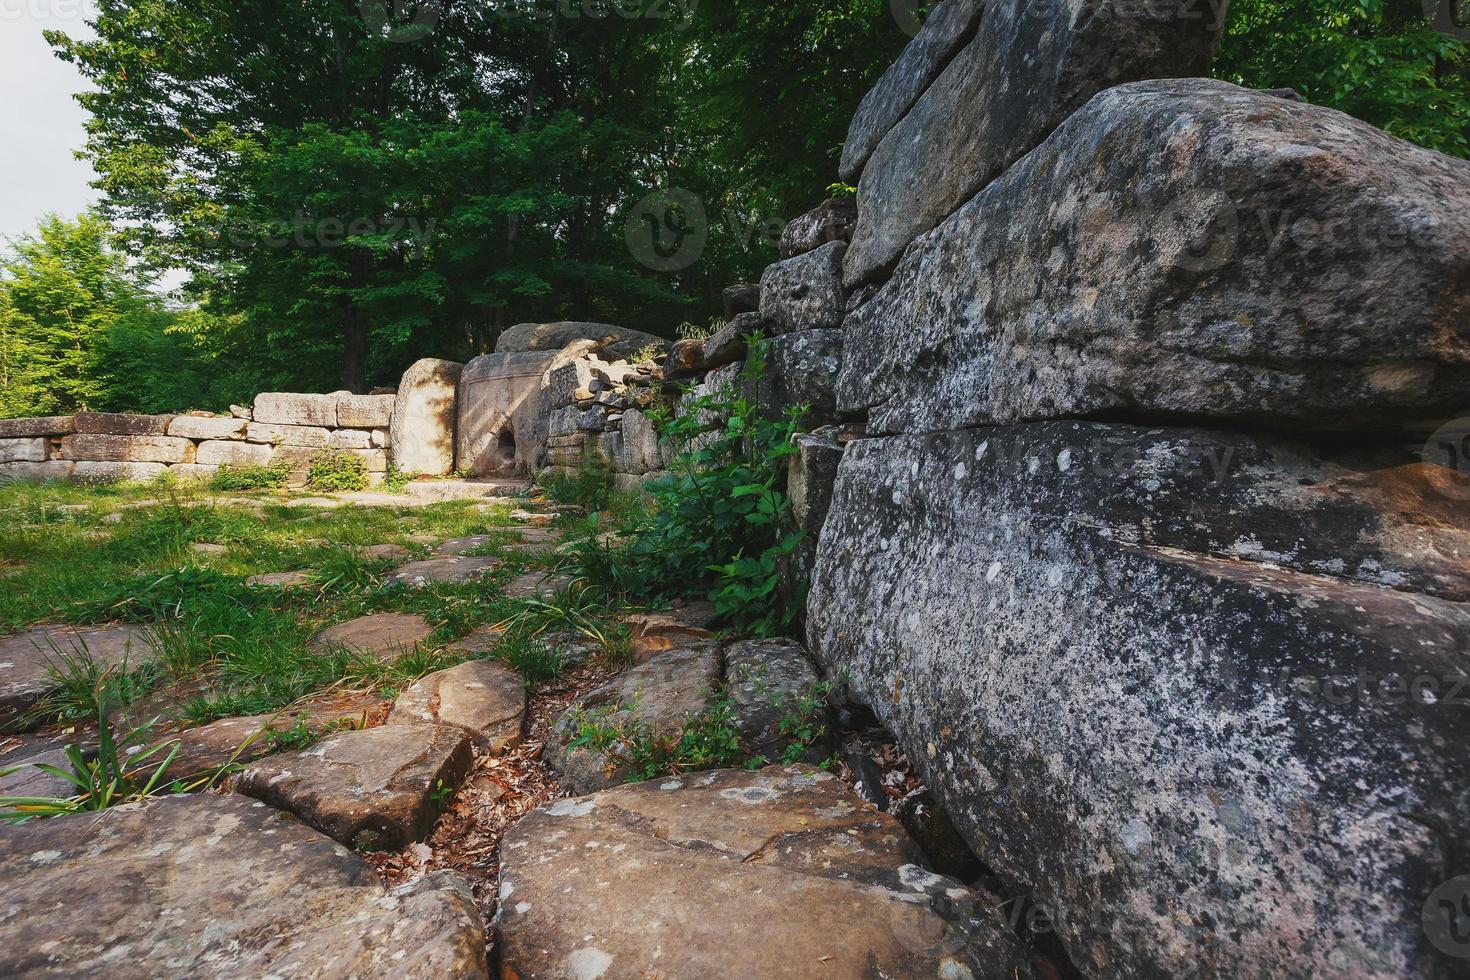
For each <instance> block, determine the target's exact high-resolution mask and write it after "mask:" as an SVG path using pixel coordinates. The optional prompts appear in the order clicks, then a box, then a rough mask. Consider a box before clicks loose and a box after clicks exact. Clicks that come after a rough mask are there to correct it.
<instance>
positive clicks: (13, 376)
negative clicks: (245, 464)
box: [0, 214, 209, 418]
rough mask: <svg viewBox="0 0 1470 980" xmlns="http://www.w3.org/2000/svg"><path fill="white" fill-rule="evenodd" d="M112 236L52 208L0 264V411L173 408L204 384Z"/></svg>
mask: <svg viewBox="0 0 1470 980" xmlns="http://www.w3.org/2000/svg"><path fill="white" fill-rule="evenodd" d="M109 234H110V233H109V230H108V227H107V224H106V222H105V221H103V220H102V219H101V218H99V217H97V216H96V215H93V214H86V215H83V216H81V217H80V218H78V219H76V220H75V221H68V220H66V219H63V218H60V217H56V216H54V215H53V216H49V217H47V218H46V219H44V220H43V221H42V222H41V226H40V228H39V230H38V231H37V232H36V234H35V235H33V236H27V237H24V238H22V239H20V240H19V241H18V242H15V243H14V245H13V249H12V252H11V254H9V255H7V256H6V257H5V258H4V259H3V261H0V416H3V417H7V418H14V417H21V416H29V415H56V414H63V413H69V412H74V411H76V410H77V409H79V408H83V407H86V408H91V409H95V410H101V411H160V412H161V411H177V410H179V409H182V408H186V407H190V401H191V399H193V398H198V397H199V395H200V394H201V393H202V390H203V389H204V388H205V387H206V384H205V382H204V380H203V376H204V375H205V374H208V373H209V371H208V369H207V368H206V367H205V366H204V365H203V363H202V361H201V359H200V357H199V356H198V355H197V353H196V352H195V351H194V350H192V349H191V348H192V345H191V343H190V342H189V340H188V338H187V336H186V335H183V334H178V333H174V332H172V331H173V328H174V327H175V325H176V324H177V322H178V319H179V317H178V315H177V314H175V313H173V312H172V311H170V310H168V309H167V308H166V307H165V305H164V302H163V300H162V299H161V298H160V297H159V296H157V295H155V294H154V293H153V292H151V291H150V289H149V286H150V280H149V279H148V278H147V277H146V276H144V275H142V274H141V273H140V272H139V271H138V270H136V269H133V268H131V267H130V266H129V265H128V262H127V260H126V258H125V257H124V256H123V255H122V254H121V253H120V252H117V251H115V250H113V249H111V248H110V247H109V246H108V240H109ZM196 315H197V314H196Z"/></svg>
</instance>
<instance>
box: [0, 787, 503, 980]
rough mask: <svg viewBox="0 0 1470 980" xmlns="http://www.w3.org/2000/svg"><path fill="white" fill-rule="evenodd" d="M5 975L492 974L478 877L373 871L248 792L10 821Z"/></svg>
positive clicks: (1, 871)
mask: <svg viewBox="0 0 1470 980" xmlns="http://www.w3.org/2000/svg"><path fill="white" fill-rule="evenodd" d="M0 881H3V882H5V887H4V888H3V889H0V975H3V976H7V977H58V978H60V977H83V976H108V977H124V978H145V977H221V976H231V977H247V976H255V977H264V976H279V977H362V978H365V980H366V978H385V980H386V978H394V980H397V978H424V980H427V978H431V977H434V978H437V977H464V978H483V977H485V976H486V975H487V970H486V966H485V944H484V939H483V936H482V932H481V931H482V929H483V928H484V926H483V923H482V921H481V919H480V914H479V912H478V911H477V910H476V908H475V901H474V897H473V896H472V895H471V894H470V888H469V885H468V884H467V883H466V882H465V881H464V880H463V879H462V878H460V877H459V876H458V875H454V874H449V873H447V872H436V873H434V874H431V875H428V876H427V877H425V878H422V879H420V880H418V881H416V882H414V883H412V884H409V885H405V886H403V887H402V888H396V889H392V890H390V889H388V888H385V887H384V886H383V885H382V884H381V883H380V882H379V880H378V876H377V874H376V873H375V872H374V871H373V869H372V866H371V865H369V864H368V863H367V862H366V861H364V860H362V859H361V858H359V857H358V856H357V855H355V854H353V853H352V852H350V851H348V850H347V849H346V848H344V847H341V846H339V845H338V844H335V843H334V842H332V841H331V840H329V839H327V838H326V837H323V836H322V835H320V834H318V833H317V832H316V831H314V830H312V829H311V828H309V827H307V826H305V825H303V824H302V823H301V822H300V821H297V820H293V819H290V818H288V817H286V816H285V815H283V814H280V813H277V812H276V811H275V810H272V809H270V808H269V807H267V806H266V805H265V804H263V803H257V802H255V801H254V800H250V799H246V798H245V797H242V796H216V795H212V794H204V795H200V796H176V797H169V798H166V799H155V800H152V801H150V802H147V803H142V804H135V805H132V806H125V807H118V808H116V809H112V810H108V811H107V812H105V813H83V814H77V815H75V816H69V817H60V818H57V819H54V820H37V821H34V822H31V823H26V824H22V825H19V826H15V827H8V828H0Z"/></svg>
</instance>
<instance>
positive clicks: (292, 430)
mask: <svg viewBox="0 0 1470 980" xmlns="http://www.w3.org/2000/svg"><path fill="white" fill-rule="evenodd" d="M330 434H331V430H329V429H323V428H321V427H320V426H312V425H275V424H271V423H266V422H251V423H250V424H249V425H248V426H246V427H245V438H246V439H247V440H249V441H250V442H259V443H263V444H265V445H268V446H294V447H296V448H298V449H325V448H327V445H328V442H329V438H330Z"/></svg>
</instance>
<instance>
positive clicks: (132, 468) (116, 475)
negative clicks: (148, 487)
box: [71, 460, 168, 483]
mask: <svg viewBox="0 0 1470 980" xmlns="http://www.w3.org/2000/svg"><path fill="white" fill-rule="evenodd" d="M166 472H168V467H167V466H165V465H164V464H162V463H99V462H93V461H91V460H77V461H76V462H75V463H73V464H72V470H71V476H72V479H73V480H75V481H76V482H78V483H147V482H149V481H150V480H156V479H158V478H159V477H160V476H163V474H164V473H166Z"/></svg>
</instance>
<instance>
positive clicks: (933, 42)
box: [837, 0, 986, 181]
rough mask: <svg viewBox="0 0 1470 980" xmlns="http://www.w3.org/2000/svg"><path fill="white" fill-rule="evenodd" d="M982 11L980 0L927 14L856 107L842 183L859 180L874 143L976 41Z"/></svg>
mask: <svg viewBox="0 0 1470 980" xmlns="http://www.w3.org/2000/svg"><path fill="white" fill-rule="evenodd" d="M985 6H986V5H985V3H984V0H946V2H944V3H941V4H940V5H939V6H937V7H935V8H934V9H933V10H932V11H930V13H929V17H928V19H926V20H925V21H924V26H923V28H922V29H921V30H920V31H919V33H918V34H917V35H916V36H915V37H914V39H913V41H911V42H909V46H908V47H906V48H904V50H903V54H901V55H899V56H898V60H897V61H895V62H894V63H893V64H892V65H890V66H889V68H888V70H887V71H886V72H884V73H883V77H882V78H880V79H879V80H878V84H877V85H875V86H873V89H872V91H870V92H869V93H868V94H867V95H865V96H864V97H863V101H862V102H861V103H860V104H859V105H858V109H857V113H856V114H854V115H853V117H852V124H851V126H849V127H848V130H847V142H846V143H844V144H843V146H842V162H841V163H840V164H839V166H838V171H837V172H838V174H839V175H840V176H841V177H842V179H843V180H846V181H853V180H856V179H857V178H858V175H860V174H861V173H862V171H863V164H865V163H867V162H868V157H870V156H872V154H873V150H874V149H876V148H877V146H878V143H879V142H880V141H881V140H882V139H883V137H884V136H887V135H888V131H889V130H890V129H892V128H893V127H894V125H895V124H896V123H897V122H898V121H899V120H900V119H902V118H903V117H904V114H905V113H906V112H908V111H909V109H911V108H912V107H913V105H914V103H915V102H917V101H918V99H919V96H921V95H923V94H924V90H925V89H927V88H928V87H929V85H930V83H932V82H933V81H934V79H936V78H938V77H939V73H940V72H941V71H943V70H944V67H945V66H946V65H948V64H949V62H950V59H952V58H953V57H954V56H955V53H956V52H957V51H959V50H960V48H961V47H963V46H964V45H965V44H966V43H967V42H968V41H969V40H970V39H971V38H973V37H974V36H975V28H976V27H977V26H979V24H980V15H981V14H982V13H984V11H985Z"/></svg>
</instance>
